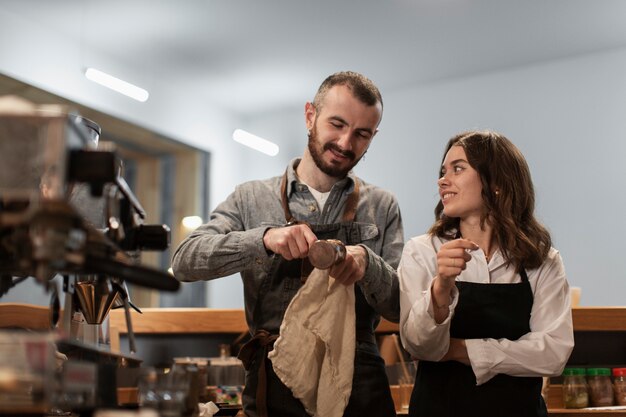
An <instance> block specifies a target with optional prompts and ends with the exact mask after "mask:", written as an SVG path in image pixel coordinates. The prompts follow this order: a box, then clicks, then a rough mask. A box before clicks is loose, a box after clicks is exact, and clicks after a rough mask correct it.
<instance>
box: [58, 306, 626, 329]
mask: <svg viewBox="0 0 626 417" xmlns="http://www.w3.org/2000/svg"><path fill="white" fill-rule="evenodd" d="M46 311H47V310H46ZM142 311H143V314H139V313H137V312H136V311H132V312H131V317H132V324H133V330H134V331H135V333H136V334H142V333H161V334H168V333H243V332H245V331H247V330H248V325H247V324H246V320H245V315H244V311H243V310H240V309H231V310H221V309H212V308H146V309H143V310H142ZM572 317H573V320H574V330H576V331H626V307H576V308H574V309H572ZM110 324H111V327H116V328H118V329H120V332H121V333H127V330H126V321H125V319H124V312H123V311H122V310H120V309H118V310H112V311H111V313H110ZM376 332H378V333H397V332H398V325H397V324H396V323H391V322H389V321H387V320H385V319H382V320H381V322H380V325H379V326H378V328H377V329H376Z"/></svg>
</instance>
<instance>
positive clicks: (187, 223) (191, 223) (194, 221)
mask: <svg viewBox="0 0 626 417" xmlns="http://www.w3.org/2000/svg"><path fill="white" fill-rule="evenodd" d="M182 224H183V227H185V228H186V229H189V230H194V229H197V228H198V227H200V226H201V225H202V217H200V216H187V217H183V221H182Z"/></svg>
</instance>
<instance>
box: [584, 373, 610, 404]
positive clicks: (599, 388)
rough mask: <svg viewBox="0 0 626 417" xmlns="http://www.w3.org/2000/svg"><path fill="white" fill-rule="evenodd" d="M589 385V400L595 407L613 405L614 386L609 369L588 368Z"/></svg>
mask: <svg viewBox="0 0 626 417" xmlns="http://www.w3.org/2000/svg"><path fill="white" fill-rule="evenodd" d="M587 385H588V386H589V400H590V403H591V405H592V406H593V407H608V406H611V405H613V385H612V384H611V370H610V369H609V368H588V369H587Z"/></svg>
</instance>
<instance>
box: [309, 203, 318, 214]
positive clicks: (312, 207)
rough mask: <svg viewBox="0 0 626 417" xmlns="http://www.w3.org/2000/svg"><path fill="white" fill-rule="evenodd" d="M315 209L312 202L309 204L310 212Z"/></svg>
mask: <svg viewBox="0 0 626 417" xmlns="http://www.w3.org/2000/svg"><path fill="white" fill-rule="evenodd" d="M316 210H317V207H315V206H314V205H313V204H311V205H310V206H309V211H310V212H313V211H316Z"/></svg>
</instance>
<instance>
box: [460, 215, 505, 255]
mask: <svg viewBox="0 0 626 417" xmlns="http://www.w3.org/2000/svg"><path fill="white" fill-rule="evenodd" d="M459 227H460V229H461V230H460V231H461V236H463V239H468V240H471V241H472V242H474V243H476V244H477V245H478V246H479V247H480V248H481V249H482V251H483V252H484V253H485V257H486V258H487V261H489V260H490V259H491V256H492V255H493V253H494V252H495V251H496V249H498V248H497V245H496V244H495V243H494V242H493V239H492V238H493V228H492V227H491V224H490V223H489V221H488V220H487V221H485V222H484V224H483V225H482V227H481V224H480V219H469V220H461V222H460V225H459Z"/></svg>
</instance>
